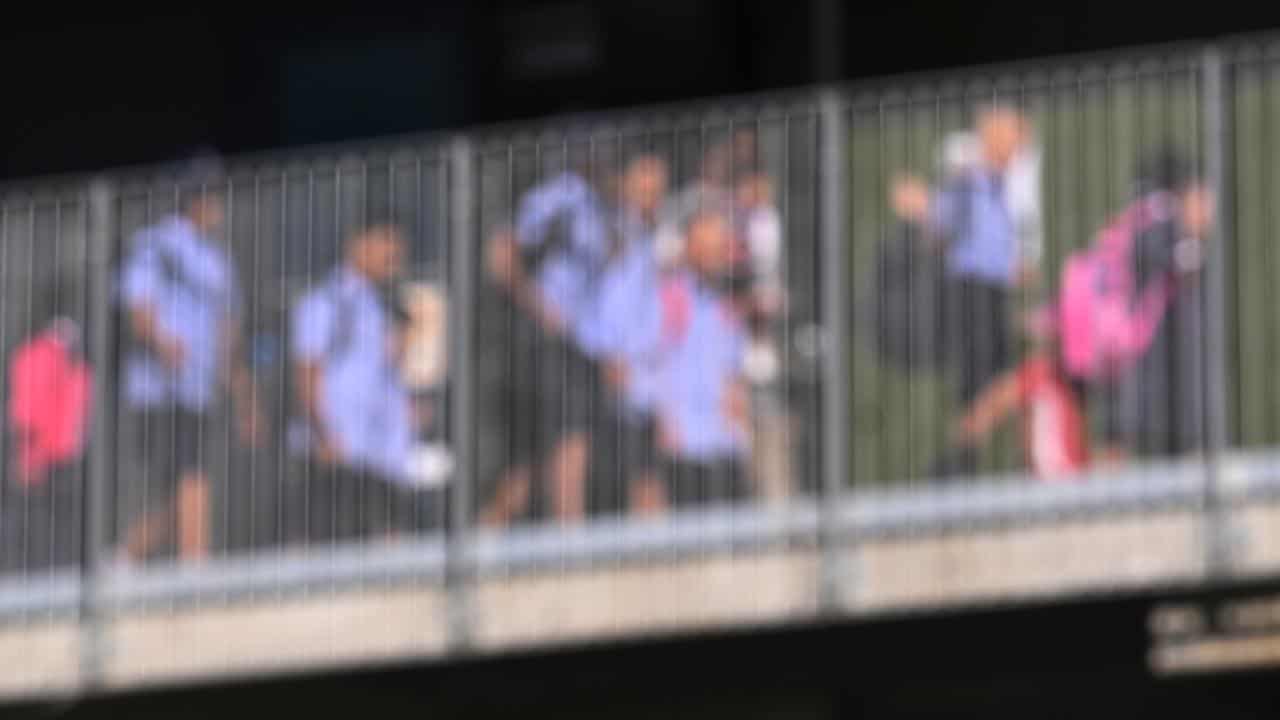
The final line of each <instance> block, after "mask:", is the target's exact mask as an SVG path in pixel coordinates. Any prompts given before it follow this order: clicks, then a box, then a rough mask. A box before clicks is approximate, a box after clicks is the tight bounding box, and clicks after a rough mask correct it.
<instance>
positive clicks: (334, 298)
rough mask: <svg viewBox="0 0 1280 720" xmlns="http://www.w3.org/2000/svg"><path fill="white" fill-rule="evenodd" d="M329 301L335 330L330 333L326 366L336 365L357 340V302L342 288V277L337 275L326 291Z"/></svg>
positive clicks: (325, 354) (326, 351) (325, 355)
mask: <svg viewBox="0 0 1280 720" xmlns="http://www.w3.org/2000/svg"><path fill="white" fill-rule="evenodd" d="M326 293H327V295H328V300H329V303H330V305H331V306H332V308H333V330H332V331H331V332H330V333H329V343H328V345H327V346H326V347H325V351H324V360H323V362H324V364H325V365H329V364H332V363H336V362H338V361H339V360H341V359H342V358H344V357H346V354H347V353H348V352H349V351H350V350H351V346H352V344H353V343H354V340H355V324H356V308H355V301H354V300H353V299H352V298H351V297H350V295H349V294H348V293H346V292H345V288H343V287H342V276H341V275H340V274H335V276H334V278H333V279H332V280H331V281H330V282H329V287H328V288H327V289H326Z"/></svg>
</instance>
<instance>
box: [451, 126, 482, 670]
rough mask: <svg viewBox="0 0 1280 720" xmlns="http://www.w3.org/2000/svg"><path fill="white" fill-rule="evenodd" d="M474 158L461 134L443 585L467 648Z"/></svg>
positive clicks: (456, 632) (456, 151)
mask: <svg viewBox="0 0 1280 720" xmlns="http://www.w3.org/2000/svg"><path fill="white" fill-rule="evenodd" d="M474 162H475V155H474V153H473V152H472V148H471V142H470V141H469V140H468V139H467V138H466V137H459V138H457V139H455V140H454V141H453V143H452V144H451V146H450V148H449V172H448V184H447V187H448V193H449V217H450V228H449V229H450V232H449V238H448V258H449V315H450V318H449V349H450V353H451V357H450V358H449V381H450V391H451V395H452V398H451V402H450V403H449V414H450V433H449V434H450V443H451V444H452V445H453V447H454V457H455V465H454V468H455V469H454V476H453V488H452V493H451V494H450V496H449V497H450V501H449V503H450V507H449V513H450V523H449V525H450V526H451V527H450V528H449V530H448V535H447V541H446V547H447V550H446V553H447V554H446V558H445V563H446V568H445V584H446V593H447V598H446V601H445V606H446V613H447V618H446V622H447V632H448V638H449V644H450V647H451V648H452V649H454V650H455V651H457V650H465V649H466V648H467V647H468V646H469V645H470V642H471V630H472V624H471V620H472V618H471V613H470V593H469V589H470V587H469V585H470V582H471V579H472V572H471V570H472V555H471V549H472V545H473V543H472V534H471V490H472V488H473V487H474V482H475V478H476V473H475V462H474V460H475V458H474V452H475V437H474V432H475V427H476V423H475V412H474V410H475V408H474V402H473V398H474V383H473V373H472V370H473V368H472V362H473V357H474V356H473V354H472V347H471V346H472V342H473V340H474V328H473V321H474V315H475V304H474V303H475V293H474V292H473V284H474V271H475V267H474V262H475V256H476V249H477V248H476V239H477V238H478V237H479V235H478V234H477V232H476V227H475V213H474V211H475V198H474V196H473V190H474V178H475V173H474Z"/></svg>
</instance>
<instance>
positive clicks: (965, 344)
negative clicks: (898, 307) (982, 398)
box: [946, 278, 1013, 406]
mask: <svg viewBox="0 0 1280 720" xmlns="http://www.w3.org/2000/svg"><path fill="white" fill-rule="evenodd" d="M947 302H948V316H947V329H946V334H947V339H948V348H949V353H950V355H951V358H952V362H953V363H954V365H953V370H954V372H955V380H956V383H957V385H958V387H959V393H960V401H961V402H962V403H963V404H964V405H966V406H967V405H969V404H970V403H971V402H973V400H974V399H975V398H976V397H977V396H978V395H979V394H980V393H981V392H982V389H983V388H985V387H986V386H987V385H988V384H989V383H990V382H991V381H992V380H994V379H995V378H996V376H997V375H999V374H1000V373H1001V372H1003V371H1004V370H1006V369H1007V368H1008V367H1009V366H1010V363H1011V362H1012V359H1013V342H1012V338H1011V337H1010V335H1011V333H1010V331H1009V330H1010V329H1009V291H1008V289H1006V288H1004V287H1001V286H999V285H993V284H990V283H986V282H983V281H980V280H974V279H970V278H954V279H952V280H951V281H950V287H949V292H948V300H947Z"/></svg>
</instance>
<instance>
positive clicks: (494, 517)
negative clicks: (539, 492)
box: [480, 465, 531, 528]
mask: <svg viewBox="0 0 1280 720" xmlns="http://www.w3.org/2000/svg"><path fill="white" fill-rule="evenodd" d="M530 482H531V480H530V469H529V466H528V465H519V466H516V467H513V468H511V469H510V470H507V471H506V473H505V474H504V475H503V478H502V480H500V481H499V482H498V491H497V492H496V493H495V494H494V498H493V500H492V501H491V502H490V503H489V505H488V507H486V508H485V509H484V511H483V512H481V513H480V525H481V526H482V527H487V528H503V527H506V526H507V525H509V524H510V523H511V519H512V518H514V517H515V516H516V515H518V514H519V513H521V512H523V511H524V509H525V507H527V506H528V504H529V485H530Z"/></svg>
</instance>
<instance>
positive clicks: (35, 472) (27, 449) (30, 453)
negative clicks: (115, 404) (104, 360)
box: [9, 329, 93, 486]
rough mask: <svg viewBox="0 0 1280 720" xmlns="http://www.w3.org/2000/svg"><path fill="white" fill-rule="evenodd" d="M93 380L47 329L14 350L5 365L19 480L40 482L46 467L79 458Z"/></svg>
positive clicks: (32, 483)
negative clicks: (8, 365) (6, 365)
mask: <svg viewBox="0 0 1280 720" xmlns="http://www.w3.org/2000/svg"><path fill="white" fill-rule="evenodd" d="M92 382H93V379H92V375H91V373H90V371H89V367H88V366H87V365H86V364H85V363H84V361H83V360H82V359H81V358H80V357H78V356H77V355H76V354H75V353H73V352H72V351H71V350H70V348H68V347H67V345H66V344H65V343H64V342H63V341H62V339H61V338H59V337H58V335H57V333H56V332H55V331H54V330H52V329H48V330H45V331H44V332H42V333H40V334H38V335H36V336H35V337H33V338H31V339H30V340H27V341H26V342H25V343H23V344H22V345H21V346H19V347H18V349H17V350H16V351H15V353H14V356H13V362H12V363H11V365H10V367H9V387H10V392H9V424H10V428H11V432H12V433H13V434H14V441H15V449H16V450H17V458H16V469H17V471H18V481H19V483H20V484H22V485H24V486H35V485H39V484H41V483H42V482H44V480H45V478H46V473H47V472H48V470H50V469H52V468H55V467H57V466H59V465H63V464H66V463H70V462H74V461H76V460H77V459H79V457H80V454H81V452H82V451H83V449H84V444H85V442H84V441H85V430H86V428H87V425H88V419H89V409H90V400H91V393H92Z"/></svg>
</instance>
